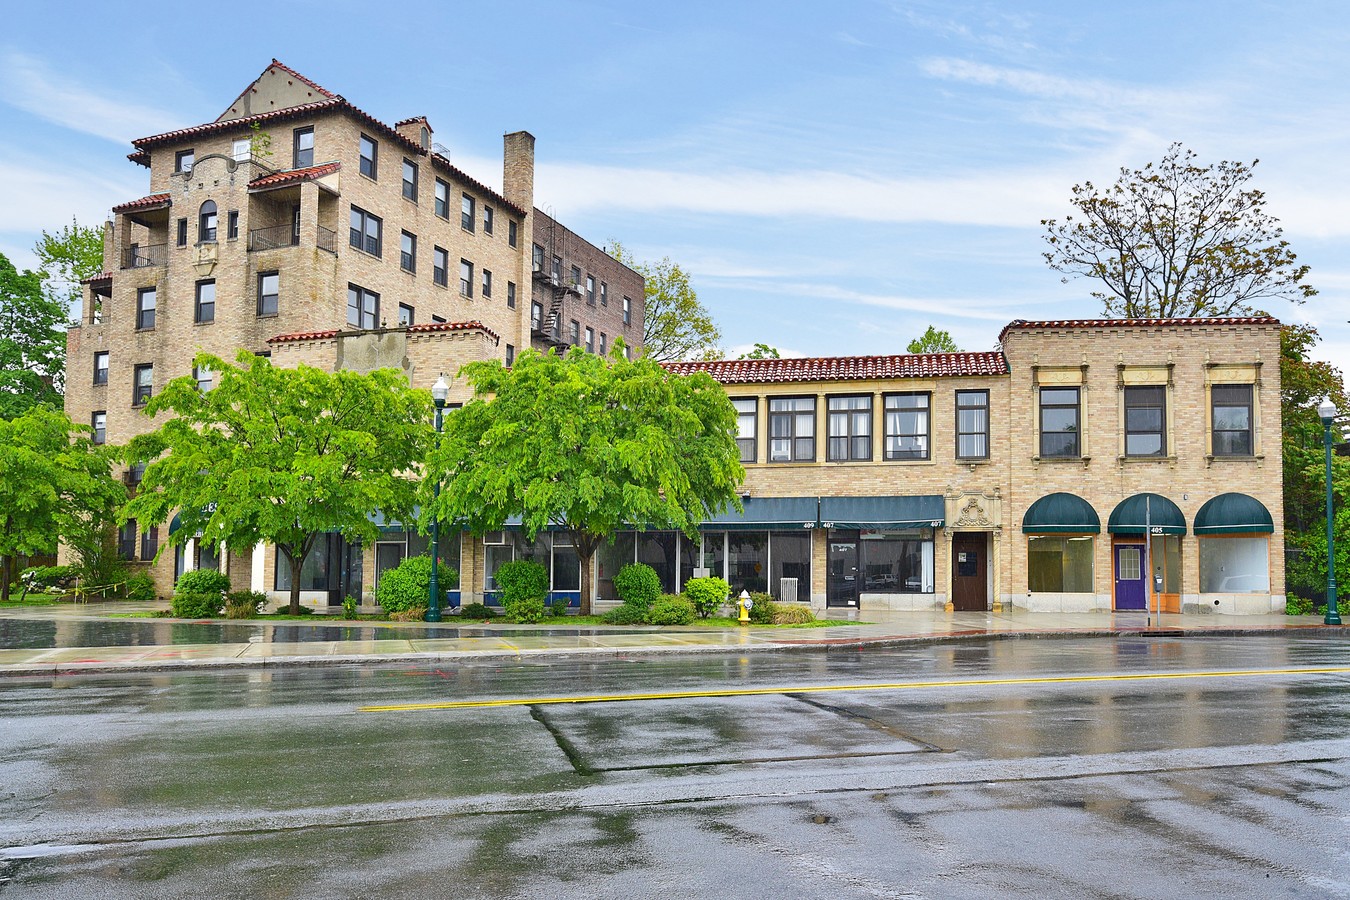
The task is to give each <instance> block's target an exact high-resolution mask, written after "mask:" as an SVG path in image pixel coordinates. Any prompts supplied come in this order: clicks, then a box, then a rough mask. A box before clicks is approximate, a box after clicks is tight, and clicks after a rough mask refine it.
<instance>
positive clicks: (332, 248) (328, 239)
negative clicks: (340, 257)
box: [314, 225, 337, 256]
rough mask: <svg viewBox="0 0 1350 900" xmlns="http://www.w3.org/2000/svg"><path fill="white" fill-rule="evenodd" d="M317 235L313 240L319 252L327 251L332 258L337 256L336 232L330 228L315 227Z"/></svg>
mask: <svg viewBox="0 0 1350 900" xmlns="http://www.w3.org/2000/svg"><path fill="white" fill-rule="evenodd" d="M317 228H318V235H317V236H316V237H315V239H314V243H315V246H317V247H318V248H319V249H320V250H327V251H328V252H329V253H331V254H333V255H334V256H336V255H337V232H336V231H334V230H333V229H331V228H324V227H323V226H322V225H319V226H317Z"/></svg>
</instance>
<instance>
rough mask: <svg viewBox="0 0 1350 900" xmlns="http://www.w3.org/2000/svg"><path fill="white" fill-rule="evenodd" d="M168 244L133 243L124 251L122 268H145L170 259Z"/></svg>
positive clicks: (161, 263) (160, 264)
mask: <svg viewBox="0 0 1350 900" xmlns="http://www.w3.org/2000/svg"><path fill="white" fill-rule="evenodd" d="M168 250H169V245H168V244H132V245H131V246H130V247H127V248H126V249H125V250H123V251H122V268H124V269H144V268H147V267H149V266H162V265H164V264H165V263H166V262H167V261H168Z"/></svg>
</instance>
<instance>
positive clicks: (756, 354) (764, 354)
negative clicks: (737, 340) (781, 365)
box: [736, 343, 783, 359]
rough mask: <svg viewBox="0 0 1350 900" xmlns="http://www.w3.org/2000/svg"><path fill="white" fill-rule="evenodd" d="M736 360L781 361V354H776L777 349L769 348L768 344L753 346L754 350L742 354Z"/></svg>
mask: <svg viewBox="0 0 1350 900" xmlns="http://www.w3.org/2000/svg"><path fill="white" fill-rule="evenodd" d="M736 358H737V359H782V358H783V354H781V353H779V352H778V348H777V347H770V346H769V345H768V344H758V343H757V344H755V346H754V349H752V350H751V351H750V352H749V353H742V354H741V355H740V356H738V357H736Z"/></svg>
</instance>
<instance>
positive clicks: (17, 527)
mask: <svg viewBox="0 0 1350 900" xmlns="http://www.w3.org/2000/svg"><path fill="white" fill-rule="evenodd" d="M89 430H90V429H89V428H88V426H84V425H74V424H72V423H71V421H70V419H68V418H66V416H65V414H64V413H60V412H57V411H55V410H52V409H49V408H47V407H43V406H35V407H33V408H31V409H29V410H28V411H26V412H25V413H23V414H22V415H19V416H16V417H15V418H13V419H0V601H8V600H9V592H10V585H11V584H12V583H13V582H14V579H15V576H16V572H15V568H16V566H15V561H16V560H17V558H18V557H20V556H31V555H35V554H39V553H52V552H54V551H55V550H56V544H57V541H58V540H61V539H66V540H77V539H80V538H82V537H84V536H85V535H87V534H88V533H91V532H95V531H97V528H98V525H99V524H100V523H101V522H103V521H106V520H107V519H108V518H109V517H110V516H111V515H112V513H113V511H114V510H115V509H116V507H117V505H118V504H119V503H120V502H121V501H122V500H125V499H126V493H125V490H124V489H123V487H122V486H121V484H119V483H118V482H117V481H116V480H115V479H113V477H112V474H111V463H110V459H109V455H108V453H107V452H106V451H105V450H104V448H102V447H98V446H95V445H94V444H93V442H92V441H91V440H90V436H89Z"/></svg>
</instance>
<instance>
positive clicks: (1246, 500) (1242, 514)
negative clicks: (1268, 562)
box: [1195, 493, 1275, 535]
mask: <svg viewBox="0 0 1350 900" xmlns="http://www.w3.org/2000/svg"><path fill="white" fill-rule="evenodd" d="M1274 530H1275V524H1274V522H1272V521H1271V518H1270V510H1268V509H1266V507H1265V505H1264V504H1262V503H1261V501H1260V500H1257V499H1256V498H1255V497H1248V496H1247V495H1246V494H1237V493H1229V494H1220V495H1219V496H1217V497H1212V498H1210V499H1209V500H1207V501H1205V505H1204V506H1202V507H1200V511H1199V512H1197V513H1196V514H1195V533H1196V534H1198V535H1202V534H1252V533H1253V532H1264V533H1266V534H1270V533H1271V532H1273V531H1274Z"/></svg>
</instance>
